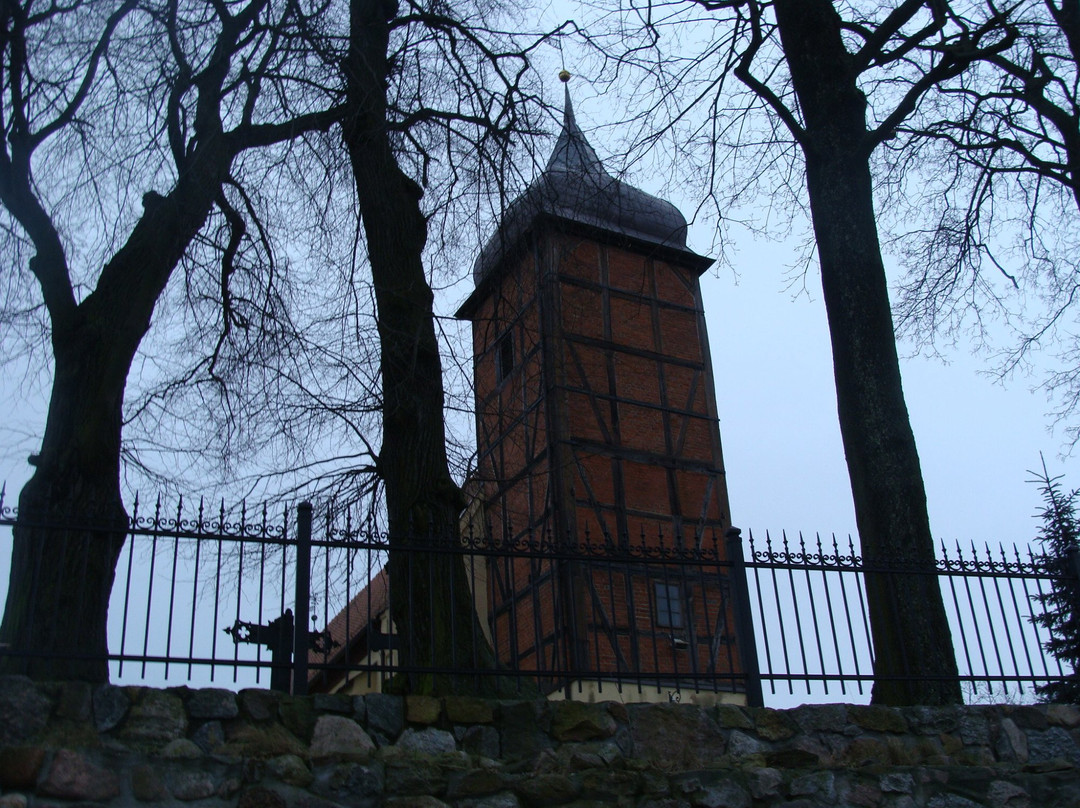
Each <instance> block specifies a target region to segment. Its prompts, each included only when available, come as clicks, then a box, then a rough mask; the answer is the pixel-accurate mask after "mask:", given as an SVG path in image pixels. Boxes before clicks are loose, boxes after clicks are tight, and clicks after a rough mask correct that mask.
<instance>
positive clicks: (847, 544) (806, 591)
mask: <svg viewBox="0 0 1080 808" xmlns="http://www.w3.org/2000/svg"><path fill="white" fill-rule="evenodd" d="M748 551H749V557H748V559H747V561H746V564H745V566H746V570H747V572H746V575H747V580H748V584H749V589H750V590H751V600H752V601H753V612H754V618H755V628H756V632H757V645H758V647H759V654H760V655H761V666H760V670H761V677H762V679H763V680H764V681H765V682H766V683H767V684H768V690H769V695H770V696H771V697H773V698H771V699H770V700H771V701H774V702H775V701H778V700H783V696H784V695H785V691H786V695H787V696H800V695H801V696H803V697H813V698H817V697H821V698H824V699H826V700H828V699H829V698H832V699H835V697H836V696H837V695H839V696H841V697H843V698H851V697H853V696H854V697H865V696H867V695H868V694H869V687H870V685H872V683H873V681H874V674H873V668H874V657H873V643H872V641H871V635H870V620H869V615H868V612H867V606H866V599H865V592H864V588H863V576H864V575H865V574H866V573H884V574H888V573H892V572H897V569H896V568H888V567H873V566H870V565H867V564H866V563H865V562H864V561H863V559H862V557H861V556H860V551H859V548H858V547H857V546H856V544H855V542H854V541H853V540H852V539H851V538H850V537H849V538H847V539H846V540H845V541H844V542H843V543H841V542H840V540H838V539H837V538H836V537H835V536H830V537H828V538H827V539H823V538H822V537H821V536H819V535H815V536H814V537H813V538H812V539H810V540H809V541H808V540H807V539H806V537H804V536H803V535H801V534H799V535H797V536H796V537H794V538H789V537H788V535H787V534H786V533H781V534H780V536H779V538H778V539H776V540H775V541H774V539H773V537H772V536H771V535H770V534H769V533H766V534H765V538H764V540H763V541H757V540H755V538H754V536H753V534H751V535H750V537H749V542H748ZM902 572H903V574H907V575H911V574H916V575H933V576H936V577H937V579H938V582H939V584H940V586H941V591H942V596H943V600H944V603H945V610H946V614H947V616H948V619H949V627H950V630H951V633H952V638H953V648H954V652H955V655H956V662H957V668H958V670H959V676H960V681H961V682H962V683H963V685H964V689H965V691H966V697H967V698H968V699H969V700H972V701H977V700H987V701H990V700H1032V699H1033V698H1034V697H1035V694H1034V687H1035V686H1037V685H1039V684H1041V683H1045V682H1048V681H1051V680H1055V679H1061V678H1063V677H1065V676H1068V675H1070V674H1071V673H1072V669H1071V668H1069V667H1068V666H1067V665H1064V664H1063V663H1062V662H1061V660H1059V659H1056V658H1054V657H1053V656H1051V655H1050V654H1048V653H1047V652H1046V651H1045V650H1044V646H1045V644H1046V642H1047V640H1049V639H1050V634H1049V632H1048V630H1047V629H1046V628H1044V627H1042V626H1040V625H1038V624H1036V623H1035V622H1034V621H1033V619H1032V618H1033V616H1034V615H1035V614H1037V613H1040V612H1041V606H1040V602H1039V600H1038V596H1039V595H1042V594H1044V593H1045V592H1047V591H1048V590H1049V588H1050V587H1052V586H1053V584H1054V580H1055V575H1054V574H1053V573H1052V572H1050V571H1048V570H1047V568H1046V566H1045V564H1044V563H1043V561H1042V557H1041V556H1040V554H1039V552H1038V551H1037V550H1036V549H1035V548H1033V547H1032V546H1030V545H1023V546H1020V545H1016V544H1013V545H1012V546H1009V547H1006V546H1005V545H998V546H996V547H995V546H991V545H990V544H988V543H984V544H983V545H982V546H981V547H979V546H978V545H975V544H973V543H972V544H970V545H968V546H967V547H965V546H962V545H961V544H959V543H955V544H953V545H952V546H949V545H947V544H945V543H944V542H941V543H940V544H939V545H938V552H937V561H936V564H935V566H934V567H932V568H930V569H911V568H904V569H903V570H902ZM1078 607H1080V604H1078Z"/></svg>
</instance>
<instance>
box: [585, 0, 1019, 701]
mask: <svg viewBox="0 0 1080 808" xmlns="http://www.w3.org/2000/svg"><path fill="white" fill-rule="evenodd" d="M630 13H632V15H633V16H634V21H635V22H636V23H637V24H638V25H639V26H640V33H638V34H637V35H636V38H635V40H634V41H633V46H634V47H633V48H622V49H621V50H617V51H616V50H613V48H612V45H611V43H609V42H605V41H603V40H602V39H599V38H598V39H596V40H594V42H595V43H596V44H597V45H599V46H600V47H601V48H602V49H603V50H604V52H605V54H606V58H607V59H608V63H607V64H608V67H609V69H613V70H615V71H616V73H622V72H623V71H624V70H625V69H626V68H627V67H630V66H633V67H638V68H643V69H645V70H647V71H648V73H649V75H651V76H652V77H653V78H654V82H652V83H651V84H650V89H652V88H656V89H659V90H660V94H659V95H658V96H657V99H658V100H656V101H655V102H654V103H653V107H652V110H651V113H650V117H649V119H648V122H647V123H648V126H649V127H650V129H651V130H652V131H653V132H656V131H660V132H671V133H673V134H672V137H676V138H681V139H682V142H683V143H684V144H685V145H684V146H683V149H684V151H683V153H686V152H687V151H690V152H691V153H695V154H697V155H698V156H699V159H700V160H701V164H702V167H703V168H704V170H705V177H706V178H707V182H708V192H709V194H710V195H711V196H712V198H713V199H714V200H715V201H716V202H717V204H718V206H719V212H720V213H721V215H723V214H724V213H726V212H727V205H728V204H732V203H734V204H740V203H745V202H746V199H747V198H748V197H749V198H753V197H754V196H755V195H756V194H757V193H761V192H764V193H773V192H775V191H776V189H779V190H780V192H781V193H786V194H789V195H790V201H792V202H794V204H796V205H799V206H802V205H805V206H806V209H807V210H808V212H809V215H810V219H811V221H812V223H813V232H814V236H815V242H816V248H817V255H818V260H819V266H820V271H821V281H822V289H823V297H824V302H825V307H826V311H827V313H828V320H829V331H830V336H831V342H832V350H833V367H834V376H835V382H836V393H837V410H838V415H839V421H840V429H841V435H842V438H843V444H844V451H845V455H846V458H847V464H848V472H849V476H850V480H851V490H852V496H853V500H854V505H855V513H856V520H857V523H858V528H859V535H860V539H861V543H862V548H863V553H864V556H865V561H866V563H867V565H868V567H869V568H871V569H874V570H885V569H888V568H892V569H903V568H904V567H907V566H918V567H922V568H927V567H929V568H932V567H933V565H934V549H933V539H932V536H931V532H930V525H929V518H928V515H927V509H926V495H925V490H924V487H923V479H922V472H921V469H920V465H919V457H918V452H917V450H916V446H915V440H914V436H913V434H912V430H911V426H910V422H909V419H908V413H907V407H906V405H905V402H904V394H903V388H902V384H901V378H900V369H899V364H898V360H897V351H896V341H895V336H894V332H893V321H892V310H891V307H890V302H889V293H888V284H887V278H886V273H885V266H884V263H883V260H882V251H881V245H880V242H879V236H878V229H877V222H876V216H875V207H874V191H875V183H874V175H873V173H872V161H873V159H874V154H875V151H876V150H878V148H879V147H880V146H881V145H882V144H883V143H886V142H889V141H890V140H891V139H892V138H893V137H894V136H895V133H896V131H897V128H898V127H900V126H901V125H902V124H903V123H904V122H905V121H907V120H908V119H909V118H910V117H911V116H912V115H913V114H915V113H916V112H917V111H918V110H919V109H920V105H921V104H923V103H924V102H925V99H926V97H927V94H928V93H929V92H930V91H931V90H933V88H935V87H937V86H940V85H941V84H942V83H943V82H946V81H948V80H951V79H955V78H956V77H958V76H961V75H962V74H963V73H964V71H965V70H966V69H967V68H969V66H970V65H971V64H973V63H975V62H977V61H978V60H980V59H985V58H989V57H991V56H992V55H993V54H996V53H1000V52H1003V51H1004V50H1006V49H1007V48H1008V45H1009V41H1010V39H1009V34H1008V33H1007V32H1003V30H1002V28H1001V26H1000V20H999V19H998V18H997V17H996V16H995V15H994V14H993V13H990V14H984V15H983V17H982V19H981V20H980V21H978V22H972V21H971V20H968V19H965V18H961V17H959V16H958V15H956V14H954V13H953V12H952V10H951V8H950V4H949V3H946V2H924V1H923V0H903V1H902V2H896V3H877V2H873V3H871V2H866V3H853V2H848V3H835V2H829V0H773V2H758V1H756V0H697V2H690V3H685V4H681V5H679V4H675V5H672V4H664V5H661V4H647V5H645V6H635V7H634V10H633V11H632V12H630ZM669 31H679V32H681V33H682V36H680V37H679V40H681V43H682V44H677V42H676V40H675V39H674V38H668V37H667V33H668V32H669ZM619 33H620V35H621V36H623V37H625V36H627V35H631V32H630V31H628V30H627V29H624V30H622V31H620V32H619ZM686 43H699V49H697V50H689V49H688V48H687V47H686ZM691 47H693V46H691ZM658 53H660V54H661V55H660V56H657V54H658ZM643 54H644V56H643ZM731 79H737V80H738V82H739V83H741V85H742V88H743V89H742V91H739V90H738V89H737V85H735V86H732V85H733V82H732V81H731ZM646 92H649V91H648V90H647V91H646ZM680 127H681V128H680ZM687 130H688V131H687ZM687 147H689V148H687ZM691 159H693V158H691ZM803 183H805V185H803ZM867 597H868V601H869V609H870V619H871V627H872V633H873V639H874V655H875V656H874V664H875V669H874V670H875V680H876V681H875V686H874V694H873V698H874V700H875V701H877V702H884V703H890V704H915V703H923V704H939V703H953V702H959V701H960V700H961V693H960V688H959V684H958V683H957V682H956V681H955V678H954V677H955V676H956V663H955V659H954V657H953V652H952V643H951V638H950V634H949V627H948V622H947V620H946V616H945V610H944V607H943V604H942V600H941V594H940V591H939V589H938V585H937V581H936V579H935V578H934V577H933V576H926V575H923V576H918V575H903V574H895V573H893V574H871V575H868V577H867Z"/></svg>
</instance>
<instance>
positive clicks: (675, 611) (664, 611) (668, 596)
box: [656, 583, 683, 628]
mask: <svg viewBox="0 0 1080 808" xmlns="http://www.w3.org/2000/svg"><path fill="white" fill-rule="evenodd" d="M656 625H658V626H663V627H665V628H682V627H683V609H682V591H681V589H680V587H679V585H678V584H662V583H658V584H657V585H656Z"/></svg>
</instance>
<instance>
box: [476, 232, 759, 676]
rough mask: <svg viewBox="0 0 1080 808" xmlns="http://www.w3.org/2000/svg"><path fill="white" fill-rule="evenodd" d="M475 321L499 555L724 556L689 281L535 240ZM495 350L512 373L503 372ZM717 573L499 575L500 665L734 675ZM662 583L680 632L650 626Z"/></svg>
mask: <svg viewBox="0 0 1080 808" xmlns="http://www.w3.org/2000/svg"><path fill="white" fill-rule="evenodd" d="M472 319H473V321H474V326H473V336H474V356H475V386H476V402H477V448H478V456H477V476H478V478H479V481H480V483H481V488H482V491H483V497H484V500H485V520H486V523H487V525H486V526H487V527H490V529H491V531H492V532H493V534H494V535H495V536H496V537H499V536H503V535H504V534H509V535H512V536H514V537H518V538H522V537H531V538H532V539H534V540H535V541H538V542H539V541H549V542H553V543H558V542H562V541H567V540H568V541H570V542H577V543H581V542H585V541H590V542H593V543H600V542H604V541H610V542H611V543H613V544H616V545H620V544H623V543H626V542H629V543H631V544H640V543H642V542H644V543H646V544H648V545H651V546H654V547H659V546H667V547H671V546H673V545H684V546H697V545H699V544H701V543H703V542H704V543H705V544H711V543H712V542H713V541H714V540H716V541H718V542H719V544H720V546H721V547H722V544H723V542H722V537H723V531H724V529H725V528H726V527H727V526H728V524H729V521H728V520H729V517H728V504H727V493H726V487H725V485H724V477H723V463H722V456H721V450H720V439H719V430H718V426H717V420H716V405H715V401H714V399H713V392H712V391H713V380H712V373H711V368H710V367H709V364H708V351H707V347H706V338H705V333H704V317H703V314H702V309H701V297H700V289H699V286H698V280H697V274H696V273H695V272H694V271H693V270H692V269H687V268H684V267H681V266H678V265H675V264H672V263H668V262H664V261H660V260H657V259H654V258H651V257H648V256H645V255H643V254H640V253H636V252H633V251H631V250H627V249H623V248H620V247H616V246H613V245H609V244H604V243H600V242H598V241H596V240H593V239H591V238H586V237H580V236H575V235H569V234H566V233H558V232H553V231H547V232H546V233H542V234H541V235H540V237H539V238H537V239H536V241H535V242H534V243H533V244H532V245H531V249H530V250H528V251H527V252H526V253H525V254H524V255H523V257H521V258H520V259H519V260H518V261H517V262H515V263H514V265H513V266H511V267H510V268H509V269H508V270H506V271H504V272H503V273H502V274H501V275H500V277H499V279H498V280H497V281H496V282H495V284H494V285H493V286H492V287H491V289H490V291H489V293H488V294H487V295H486V297H485V299H484V300H483V301H482V302H481V303H480V305H479V306H478V307H477V309H476V311H475V314H473V315H472ZM544 328H546V329H547V333H544V334H542V333H541V331H542V329H544ZM508 334H509V335H510V339H511V340H512V343H513V353H514V357H513V367H512V368H511V369H510V370H509V372H500V361H502V360H501V359H500V356H499V350H500V349H499V345H500V342H501V341H502V340H504V339H506V335H508ZM505 370H506V368H505V367H504V368H503V371H505ZM557 517H561V519H560V520H559V521H556V520H557ZM716 572H717V570H716V569H715V568H713V569H711V570H709V571H707V572H706V573H705V574H703V571H702V570H696V571H695V570H693V569H686V568H679V567H656V566H654V567H652V568H645V567H634V568H625V567H620V568H619V569H618V571H617V572H616V573H614V574H613V573H612V569H611V568H610V567H608V568H600V567H596V568H593V569H590V568H589V567H588V565H581V564H578V565H575V566H574V567H573V568H569V567H567V566H566V565H565V564H564V565H562V566H560V565H559V564H558V563H555V562H552V561H549V560H535V559H524V558H518V559H515V560H513V561H508V560H500V561H498V562H496V563H495V564H494V565H493V569H492V571H491V583H490V599H491V603H490V604H489V606H490V608H491V609H492V615H493V617H492V621H491V622H492V628H493V632H492V633H493V642H494V645H495V650H496V653H497V654H498V656H499V658H500V659H504V660H507V661H510V660H514V661H515V662H516V664H522V665H525V666H532V667H535V668H537V669H538V670H544V669H547V668H550V667H552V666H558V665H565V664H566V661H567V660H566V656H567V654H568V653H569V649H570V647H571V646H575V645H576V647H577V654H578V656H577V665H578V666H579V667H581V668H584V669H587V670H589V671H601V672H610V673H614V672H616V671H618V670H627V669H634V668H635V666H637V667H640V666H641V665H642V664H644V666H645V667H646V668H648V669H650V670H656V671H658V672H660V673H664V672H667V673H671V672H683V673H686V672H688V671H691V670H696V671H701V672H702V674H703V676H704V675H705V674H706V672H707V671H709V670H720V671H724V672H730V671H731V670H733V669H736V670H737V669H738V661H737V659H736V655H735V652H734V649H733V647H732V643H731V637H730V631H729V630H728V627H729V626H732V625H733V621H732V617H731V613H730V607H729V606H728V605H727V604H726V601H725V600H724V597H723V592H722V589H723V587H722V585H721V584H720V581H719V578H718V577H717V575H716ZM665 582H666V583H668V584H674V585H677V586H678V589H679V592H680V597H681V598H682V603H683V607H682V608H684V609H685V616H684V621H683V625H682V626H680V627H678V628H677V629H676V628H672V627H670V626H664V625H658V613H659V605H658V602H657V598H658V594H657V593H658V589H657V587H658V586H660V585H663V584H664V583H665ZM538 629H539V632H538ZM538 633H539V634H540V636H541V640H540V642H539V643H537V642H536V639H535V638H536V636H537V634H538ZM677 641H678V643H681V644H682V645H677V644H676V642H677Z"/></svg>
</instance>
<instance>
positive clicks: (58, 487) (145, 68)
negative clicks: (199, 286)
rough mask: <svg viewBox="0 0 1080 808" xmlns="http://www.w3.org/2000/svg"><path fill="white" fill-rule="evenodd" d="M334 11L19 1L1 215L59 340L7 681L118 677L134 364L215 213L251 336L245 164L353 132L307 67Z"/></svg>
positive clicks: (1, 15) (228, 316)
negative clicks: (253, 155) (117, 618)
mask: <svg viewBox="0 0 1080 808" xmlns="http://www.w3.org/2000/svg"><path fill="white" fill-rule="evenodd" d="M322 11H323V9H322V8H321V7H320V6H319V5H318V4H307V3H303V2H297V0H286V1H285V2H282V3H276V2H273V0H251V1H250V2H243V3H224V2H212V3H186V2H180V0H163V2H150V0H147V1H146V2H141V0H127V1H126V2H104V1H102V2H82V3H72V4H48V5H45V4H39V3H35V2H32V0H27V2H23V3H16V2H8V3H4V4H3V6H2V11H0V71H2V72H0V91H2V101H0V129H2V131H3V133H4V143H3V148H2V150H0V203H2V204H3V207H4V209H5V211H6V213H7V216H8V221H7V224H6V233H7V236H8V240H7V245H8V247H9V248H10V249H11V250H12V253H13V256H12V257H14V258H15V259H16V261H13V262H12V263H16V262H18V263H19V264H22V266H25V267H27V268H28V269H29V273H30V276H32V279H33V281H34V282H35V283H36V287H37V294H38V295H40V298H39V300H40V301H41V304H40V306H41V308H40V309H38V308H36V307H34V306H29V307H25V308H24V312H29V313H30V316H31V317H37V319H38V321H39V322H40V323H41V325H42V326H43V327H45V328H47V329H48V335H49V339H48V344H49V350H50V353H51V359H52V363H53V385H52V393H51V397H50V402H49V410H48V417H47V422H46V426H45V434H44V437H43V438H42V443H41V450H40V452H39V453H38V454H36V455H35V456H34V457H33V458H32V459H31V461H32V463H33V464H34V466H35V471H34V475H33V477H32V478H31V480H30V481H29V482H28V483H27V484H26V486H25V487H24V488H23V490H22V492H21V494H20V497H19V517H20V524H19V526H18V527H17V528H16V530H15V536H14V551H13V556H12V565H11V578H10V584H9V589H8V599H7V606H6V609H5V611H4V618H3V625H2V627H0V640H2V641H3V642H4V643H5V644H6V646H7V654H6V655H5V656H4V659H3V668H4V670H5V671H7V672H21V673H27V674H29V675H32V676H35V677H39V678H79V679H86V680H91V681H103V680H105V679H107V676H108V670H107V666H106V664H105V662H104V661H103V655H104V654H105V652H106V650H107V645H106V635H105V627H106V615H107V610H108V598H109V592H110V589H111V585H112V580H113V573H114V567H115V563H116V559H117V554H118V553H119V551H120V548H121V546H122V544H123V541H124V526H125V525H126V514H125V511H124V506H123V502H122V499H121V494H120V487H119V486H120V483H119V473H120V457H121V431H122V421H123V406H124V392H125V387H126V384H127V381H128V376H129V374H130V372H131V367H132V362H133V360H134V358H135V356H136V353H137V352H138V350H139V348H140V345H141V343H142V341H143V338H144V336H145V335H146V333H147V331H148V329H149V328H150V323H151V319H152V317H153V315H154V314H155V307H156V304H157V303H158V301H159V299H160V298H161V296H162V294H163V292H164V290H165V289H166V286H167V285H168V284H169V281H170V278H171V277H172V276H173V272H174V269H175V268H176V267H177V265H178V264H179V263H180V261H181V259H182V257H183V256H184V255H185V253H187V252H189V251H190V249H191V247H192V245H193V243H195V242H196V240H197V239H199V238H200V237H205V238H206V239H208V240H209V241H214V239H213V237H212V234H211V233H210V232H208V231H207V229H206V228H207V224H208V222H209V221H211V220H212V219H213V218H214V217H215V216H216V217H220V218H218V219H217V221H218V223H219V224H217V225H214V227H218V228H219V229H218V234H219V235H220V236H222V238H223V240H222V241H221V242H215V246H217V247H219V248H220V249H218V250H217V255H218V259H219V260H218V264H217V266H218V268H219V271H218V274H217V278H218V283H217V286H216V294H215V296H214V301H216V305H217V307H218V309H219V312H220V321H219V323H220V327H221V328H222V333H228V331H229V329H230V328H236V327H238V325H240V324H241V323H242V318H243V315H244V307H243V305H242V301H241V300H240V299H238V298H237V297H236V296H235V295H234V289H235V287H234V275H235V274H239V273H238V272H237V268H238V266H239V264H240V262H241V260H240V259H241V256H242V255H243V252H244V250H245V249H251V248H252V244H253V243H255V244H257V243H258V238H255V239H252V238H251V236H250V234H249V233H248V232H247V225H248V223H249V222H251V221H253V219H252V215H251V214H252V213H253V211H252V209H251V208H250V207H249V206H248V201H249V199H250V196H248V195H247V194H246V193H245V190H244V186H243V183H242V181H241V179H242V177H243V173H242V171H239V172H238V171H237V168H241V169H242V168H243V166H241V165H239V163H238V161H237V158H238V156H239V155H241V154H242V153H243V152H245V151H246V150H249V149H252V148H256V147H268V146H272V145H273V144H281V143H286V142H288V141H289V140H290V139H292V138H294V137H295V136H297V135H298V134H299V133H301V132H304V131H308V130H318V129H326V128H328V127H329V126H330V124H331V123H332V122H333V120H334V119H335V116H336V114H337V111H336V109H334V108H333V106H332V104H331V103H330V102H329V99H328V98H327V96H326V94H325V93H324V92H322V91H321V90H313V89H312V88H313V87H316V86H317V85H316V84H315V83H313V82H312V81H311V74H312V73H313V72H314V70H315V67H316V65H315V64H314V60H310V59H309V60H303V59H301V60H299V61H297V60H296V58H295V56H294V54H295V52H296V51H297V45H298V43H308V42H310V41H311V40H312V37H315V36H316V35H317V27H318V24H319V15H320V13H321V12H322ZM305 47H306V46H305ZM140 194H141V211H140V210H136V209H135V204H136V201H137V200H136V197H138V196H139V195H140ZM215 211H216V212H217V213H216V214H215ZM7 271H9V272H12V271H16V270H14V269H9V270H7ZM25 294H26V295H27V298H29V293H25ZM13 308H16V309H17V308H18V306H17V305H16V306H14V307H13ZM9 311H10V309H9ZM38 312H40V313H38ZM70 524H78V525H80V526H86V525H96V529H92V530H87V529H70V528H65V527H63V526H65V525H70ZM27 654H29V656H27ZM73 657H74V658H75V661H74V662H73V661H71V659H72V658H73Z"/></svg>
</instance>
